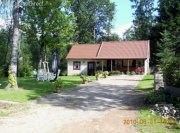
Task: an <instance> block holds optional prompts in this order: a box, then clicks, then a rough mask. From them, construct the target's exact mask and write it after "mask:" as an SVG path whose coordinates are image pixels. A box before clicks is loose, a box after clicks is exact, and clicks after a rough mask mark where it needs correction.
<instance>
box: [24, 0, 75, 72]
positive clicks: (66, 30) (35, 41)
mask: <svg viewBox="0 0 180 133" xmlns="http://www.w3.org/2000/svg"><path fill="white" fill-rule="evenodd" d="M26 2H27V1H24V4H26ZM31 2H32V3H38V2H39V3H42V1H41V0H32V1H31ZM43 4H44V5H43V6H25V7H24V9H23V15H22V16H21V19H22V25H21V30H23V32H24V33H25V34H24V37H25V39H26V43H27V44H29V46H30V47H29V50H30V52H31V53H32V57H31V62H32V66H33V67H34V68H36V69H37V67H38V63H39V60H40V59H42V60H45V56H46V60H47V61H49V62H51V59H52V53H53V52H54V51H56V52H57V53H58V56H60V57H61V58H62V61H63V63H62V64H63V69H64V66H65V65H64V64H65V63H66V62H65V57H64V56H65V55H66V54H67V51H68V47H67V44H69V43H70V42H71V41H72V40H73V39H72V38H73V37H74V34H75V28H76V23H75V17H74V14H73V13H72V11H71V9H70V7H71V4H72V1H71V0H69V1H48V0H44V1H43ZM64 47H65V48H64ZM58 60H60V59H59V57H58Z"/></svg>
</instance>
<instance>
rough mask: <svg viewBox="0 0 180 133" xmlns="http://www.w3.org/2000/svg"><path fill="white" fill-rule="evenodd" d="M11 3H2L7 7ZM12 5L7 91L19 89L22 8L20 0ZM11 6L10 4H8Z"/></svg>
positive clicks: (16, 0) (15, 0)
mask: <svg viewBox="0 0 180 133" xmlns="http://www.w3.org/2000/svg"><path fill="white" fill-rule="evenodd" d="M8 2H9V1H6V0H3V1H2V3H3V4H4V5H5V4H6V3H8ZM11 2H12V3H13V5H12V20H13V30H12V32H13V34H12V47H11V59H10V65H9V76H8V82H9V84H8V86H7V87H6V88H7V89H17V88H18V84H17V58H18V48H19V43H20V31H19V14H20V6H19V2H20V1H19V0H13V1H11ZM8 4H9V3H8Z"/></svg>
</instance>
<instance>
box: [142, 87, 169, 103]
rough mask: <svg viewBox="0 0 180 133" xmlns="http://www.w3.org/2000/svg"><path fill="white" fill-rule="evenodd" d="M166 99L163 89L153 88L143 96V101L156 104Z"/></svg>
mask: <svg viewBox="0 0 180 133" xmlns="http://www.w3.org/2000/svg"><path fill="white" fill-rule="evenodd" d="M165 101H166V96H165V93H164V91H163V90H154V91H151V92H149V93H148V94H147V96H146V97H145V103H149V104H156V103H163V102H165Z"/></svg>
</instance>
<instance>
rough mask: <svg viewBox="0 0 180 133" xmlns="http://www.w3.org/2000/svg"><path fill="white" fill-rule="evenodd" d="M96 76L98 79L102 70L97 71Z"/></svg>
mask: <svg viewBox="0 0 180 133" xmlns="http://www.w3.org/2000/svg"><path fill="white" fill-rule="evenodd" d="M95 77H96V80H98V79H99V78H100V72H99V71H97V72H96V73H95Z"/></svg>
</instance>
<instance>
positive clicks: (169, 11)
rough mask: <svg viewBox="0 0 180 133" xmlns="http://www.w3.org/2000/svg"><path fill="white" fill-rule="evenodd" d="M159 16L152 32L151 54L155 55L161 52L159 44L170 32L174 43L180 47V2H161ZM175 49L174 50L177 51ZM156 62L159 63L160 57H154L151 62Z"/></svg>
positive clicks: (176, 0)
mask: <svg viewBox="0 0 180 133" xmlns="http://www.w3.org/2000/svg"><path fill="white" fill-rule="evenodd" d="M157 11H158V16H157V17H156V24H155V25H153V27H152V30H151V37H150V39H151V43H152V44H153V45H151V53H153V54H154V55H155V54H157V53H159V52H161V51H158V49H159V47H158V45H157V44H158V42H161V39H162V38H164V37H163V36H162V35H164V34H162V33H164V32H168V33H170V34H171V35H172V36H173V38H172V37H171V39H173V42H174V43H176V44H177V45H176V48H177V47H178V45H179V43H178V40H180V36H179V35H180V15H179V14H180V3H179V0H159V5H158V8H157ZM176 48H174V49H176ZM152 59H153V60H154V62H158V61H159V59H160V58H159V57H158V56H152V57H151V60H152Z"/></svg>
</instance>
